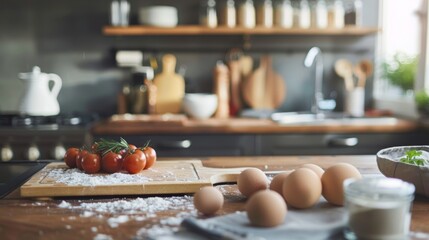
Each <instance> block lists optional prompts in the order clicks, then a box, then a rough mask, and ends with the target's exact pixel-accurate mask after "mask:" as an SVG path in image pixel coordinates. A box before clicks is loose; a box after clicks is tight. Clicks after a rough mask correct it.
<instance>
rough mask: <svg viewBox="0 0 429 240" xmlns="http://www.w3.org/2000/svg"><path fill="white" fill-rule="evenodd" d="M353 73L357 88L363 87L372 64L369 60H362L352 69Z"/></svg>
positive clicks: (371, 69) (370, 72)
mask: <svg viewBox="0 0 429 240" xmlns="http://www.w3.org/2000/svg"><path fill="white" fill-rule="evenodd" d="M353 70H354V73H355V74H356V76H357V77H358V83H357V86H358V87H362V88H363V87H365V83H366V79H367V78H368V77H369V76H371V74H372V71H373V66H372V63H371V62H370V61H369V60H362V61H360V62H359V63H358V64H357V65H356V66H355V67H354V69H353Z"/></svg>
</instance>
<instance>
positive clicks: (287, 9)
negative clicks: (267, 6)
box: [274, 0, 294, 28]
mask: <svg viewBox="0 0 429 240" xmlns="http://www.w3.org/2000/svg"><path fill="white" fill-rule="evenodd" d="M293 15H294V13H293V7H292V4H291V2H290V1H289V0H283V1H281V2H279V3H278V4H277V5H276V7H275V14H274V24H275V25H276V26H278V27H282V28H291V27H293V18H294V17H293Z"/></svg>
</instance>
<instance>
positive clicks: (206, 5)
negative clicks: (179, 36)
mask: <svg viewBox="0 0 429 240" xmlns="http://www.w3.org/2000/svg"><path fill="white" fill-rule="evenodd" d="M200 24H201V25H202V26H207V27H210V28H215V27H217V13H216V1H215V0H207V1H204V2H203V4H202V5H201V10H200Z"/></svg>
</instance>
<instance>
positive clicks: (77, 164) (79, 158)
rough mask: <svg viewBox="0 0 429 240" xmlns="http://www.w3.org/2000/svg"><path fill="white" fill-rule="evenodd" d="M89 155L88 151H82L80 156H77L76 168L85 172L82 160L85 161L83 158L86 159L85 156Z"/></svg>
mask: <svg viewBox="0 0 429 240" xmlns="http://www.w3.org/2000/svg"><path fill="white" fill-rule="evenodd" d="M87 154H88V151H86V150H81V151H80V152H79V154H78V155H77V158H76V167H77V168H78V169H79V170H81V171H83V168H82V160H83V157H85V155H87Z"/></svg>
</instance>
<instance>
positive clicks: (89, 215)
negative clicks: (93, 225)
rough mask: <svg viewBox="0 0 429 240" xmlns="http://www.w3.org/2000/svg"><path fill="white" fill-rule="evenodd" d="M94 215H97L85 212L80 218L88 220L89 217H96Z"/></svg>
mask: <svg viewBox="0 0 429 240" xmlns="http://www.w3.org/2000/svg"><path fill="white" fill-rule="evenodd" d="M94 215H95V213H94V212H90V211H85V212H83V213H82V214H81V215H80V216H81V217H85V218H88V217H92V216H94Z"/></svg>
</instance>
